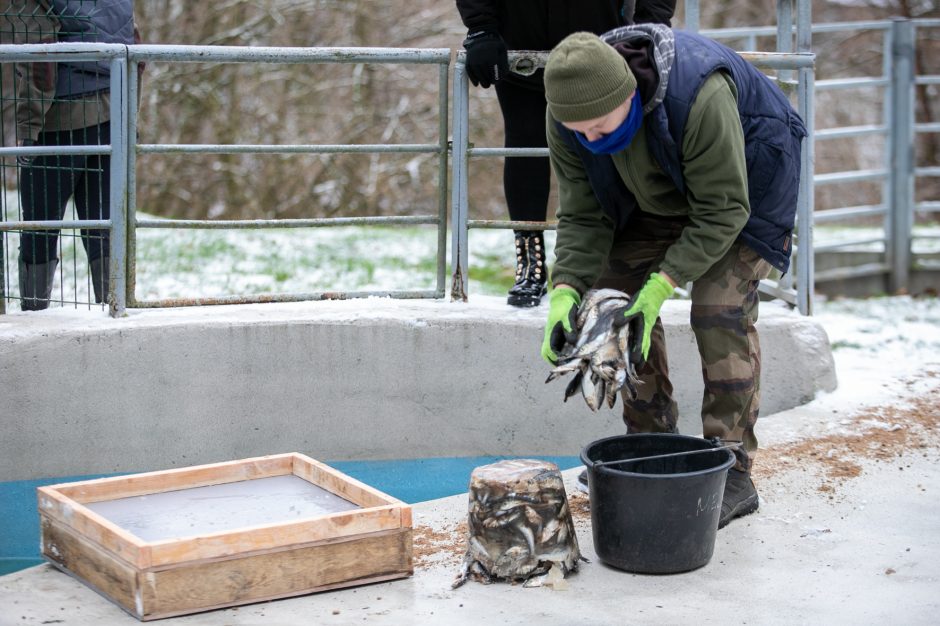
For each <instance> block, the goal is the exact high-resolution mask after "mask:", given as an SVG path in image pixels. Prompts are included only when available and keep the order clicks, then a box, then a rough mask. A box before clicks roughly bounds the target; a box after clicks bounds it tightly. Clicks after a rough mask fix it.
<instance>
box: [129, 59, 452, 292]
mask: <svg viewBox="0 0 940 626" xmlns="http://www.w3.org/2000/svg"><path fill="white" fill-rule="evenodd" d="M128 58H129V60H130V61H131V62H132V63H138V62H154V61H162V62H172V63H206V62H213V63H304V64H323V63H376V64H390V63H400V64H437V65H439V67H440V70H439V73H438V93H439V96H438V107H439V111H440V115H439V116H438V118H439V124H438V142H437V143H427V144H355V145H353V144H292V145H266V144H260V145H259V144H139V145H136V144H135V143H134V139H133V138H134V137H136V115H135V116H132V118H131V137H132V139H131V144H132V149H131V150H130V153H131V154H132V155H133V156H132V159H133V162H134V163H136V156H137V155H138V154H422V153H423V154H437V155H438V194H437V196H438V212H437V215H436V216H407V217H396V216H382V217H368V218H341V217H340V218H319V219H284V220H173V221H172V222H168V221H164V220H146V219H144V220H142V219H138V218H136V193H134V194H131V195H130V196H129V205H128V215H129V216H131V217H130V221H131V223H132V224H133V228H131V229H130V232H129V234H130V239H129V244H128V247H129V249H131V250H135V249H136V230H137V228H184V229H247V228H307V227H330V226H344V225H415V224H421V225H425V224H427V225H437V227H438V237H437V254H436V271H435V281H436V287H435V289H433V290H399V291H388V290H376V291H362V292H359V291H356V292H352V291H349V292H340V291H336V292H314V293H305V294H265V295H260V296H230V297H222V298H219V297H212V298H205V297H201V298H164V299H160V300H149V301H143V300H137V299H136V297H135V296H134V291H135V285H136V274H137V272H136V263H135V262H134V261H133V259H134V258H135V257H136V254H132V255H131V257H130V258H131V259H132V262H131V264H130V265H129V267H128V272H127V275H128V287H127V292H128V296H127V297H128V300H129V302H130V303H131V306H134V307H157V306H187V305H195V304H200V305H203V304H223V303H253V302H287V301H297V300H321V299H341V298H352V297H366V296H370V295H371V296H379V297H398V298H428V297H433V298H441V297H443V296H444V293H445V280H446V276H445V275H446V267H447V260H446V247H447V197H448V194H447V184H448V182H447V164H448V154H447V153H448V150H449V143H448V140H447V111H448V89H447V84H448V78H449V66H450V50H449V49H443V48H438V49H401V48H277V47H245V46H226V47H219V46H166V45H138V46H130V47H129V48H128ZM131 83H132V85H131V90H130V91H131V92H132V93H133V96H134V98H136V91H137V84H136V75H135V76H132V77H131ZM131 101H135V100H131ZM134 169H135V170H136V167H135V168H134Z"/></svg>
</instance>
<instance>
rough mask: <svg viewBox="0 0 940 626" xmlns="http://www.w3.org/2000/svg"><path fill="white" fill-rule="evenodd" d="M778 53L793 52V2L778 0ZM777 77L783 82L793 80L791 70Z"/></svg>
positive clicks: (782, 71)
mask: <svg viewBox="0 0 940 626" xmlns="http://www.w3.org/2000/svg"><path fill="white" fill-rule="evenodd" d="M802 1H803V0H800V2H802ZM777 52H793V0H777ZM777 76H778V77H779V79H780V81H781V82H788V81H791V80H793V72H792V71H790V70H780V71H779V72H777Z"/></svg>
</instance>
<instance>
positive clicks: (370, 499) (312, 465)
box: [293, 454, 408, 507]
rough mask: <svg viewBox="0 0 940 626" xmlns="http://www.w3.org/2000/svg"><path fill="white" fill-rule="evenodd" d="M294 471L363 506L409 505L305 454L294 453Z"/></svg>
mask: <svg viewBox="0 0 940 626" xmlns="http://www.w3.org/2000/svg"><path fill="white" fill-rule="evenodd" d="M293 472H294V475H295V476H299V477H301V478H303V479H304V480H306V481H307V482H311V483H313V484H314V485H317V486H318V487H322V488H323V489H326V490H327V491H329V492H331V493H335V494H336V495H338V496H341V497H343V498H346V499H347V500H349V501H350V502H354V503H355V504H358V505H359V506H362V507H371V506H383V505H385V504H399V505H402V506H408V505H407V504H405V503H404V502H402V501H401V500H397V499H395V498H392V497H391V496H388V495H386V494H384V493H382V492H381V491H379V490H378V489H375V488H373V487H370V486H369V485H367V484H365V483H363V482H360V481H358V480H356V479H355V478H353V477H352V476H347V475H346V474H343V473H342V472H340V471H339V470H336V469H333V468H332V467H330V466H329V465H325V464H324V463H320V462H319V461H315V460H314V459H312V458H310V457H309V456H306V455H303V454H295V455H294V465H293Z"/></svg>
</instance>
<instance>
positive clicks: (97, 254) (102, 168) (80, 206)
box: [74, 122, 111, 304]
mask: <svg viewBox="0 0 940 626" xmlns="http://www.w3.org/2000/svg"><path fill="white" fill-rule="evenodd" d="M76 133H77V134H79V133H80V137H77V138H76V143H82V144H87V145H97V144H106V143H110V141H111V135H110V126H109V125H108V123H107V122H105V123H104V124H100V125H98V126H91V127H89V128H86V129H84V130H82V131H76ZM110 184H111V157H109V156H107V155H101V156H92V157H89V158H88V159H87V161H86V163H85V168H84V171H83V172H82V175H81V176H80V177H79V179H78V181H77V184H76V186H75V196H74V198H75V209H76V211H77V212H78V216H79V218H80V219H83V220H106V219H110V217H111V189H110ZM82 245H84V247H85V253H86V254H87V255H88V267H89V273H90V277H91V286H92V289H93V292H94V294H95V302H97V303H99V304H100V303H102V302H105V301H107V294H108V282H109V276H110V272H109V267H108V262H109V257H110V245H111V237H110V231H108V230H90V229H83V230H82Z"/></svg>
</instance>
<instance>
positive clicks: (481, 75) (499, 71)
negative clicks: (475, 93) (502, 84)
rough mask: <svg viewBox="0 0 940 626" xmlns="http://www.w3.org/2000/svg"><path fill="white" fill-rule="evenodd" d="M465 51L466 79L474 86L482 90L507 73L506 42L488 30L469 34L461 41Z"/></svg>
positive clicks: (497, 34)
mask: <svg viewBox="0 0 940 626" xmlns="http://www.w3.org/2000/svg"><path fill="white" fill-rule="evenodd" d="M463 47H464V49H465V50H466V51H467V78H469V79H470V82H471V83H473V85H474V86H480V87H483V88H484V89H486V88H488V87H489V86H490V85H492V84H493V83H495V82H497V81H498V80H500V79H501V78H503V77H504V76H506V74H508V73H509V56H508V55H507V54H506V42H505V41H503V38H502V37H500V36H499V33H494V32H493V31H489V30H479V31H477V32H475V33H470V34H469V35H467V38H466V39H464V41H463Z"/></svg>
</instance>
